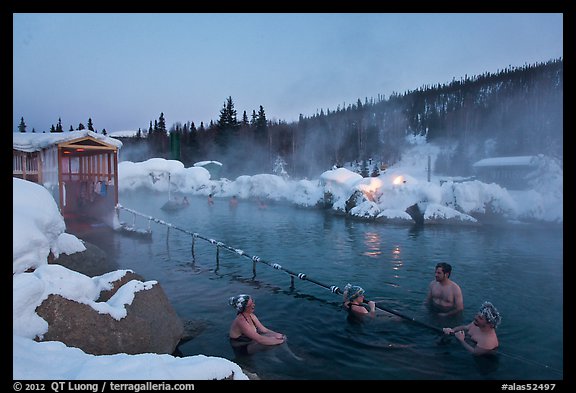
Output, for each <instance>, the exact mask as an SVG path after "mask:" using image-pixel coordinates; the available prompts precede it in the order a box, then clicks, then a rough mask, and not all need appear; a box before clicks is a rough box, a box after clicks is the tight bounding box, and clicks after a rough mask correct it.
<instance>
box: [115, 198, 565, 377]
mask: <svg viewBox="0 0 576 393" xmlns="http://www.w3.org/2000/svg"><path fill="white" fill-rule="evenodd" d="M116 210H125V211H127V212H129V213H132V214H133V215H134V216H133V225H135V219H136V216H140V217H143V218H146V219H147V220H148V230H150V224H151V223H152V222H155V223H157V224H161V225H165V226H166V227H167V228H168V234H169V232H170V228H174V229H175V230H178V231H180V232H183V233H186V234H188V235H190V236H192V246H191V252H192V259H193V260H195V259H196V258H195V254H194V245H195V239H202V240H204V241H207V242H209V243H211V244H213V245H215V246H216V264H217V265H216V267H217V269H218V264H219V256H220V251H219V250H220V248H223V249H225V250H228V251H230V252H232V253H235V254H237V255H240V256H242V257H245V258H248V259H250V260H252V271H253V273H254V274H256V263H257V262H259V263H263V264H265V265H268V266H270V267H271V268H273V269H277V270H280V271H282V272H284V273H286V274H288V275H290V287H291V288H294V277H298V278H299V279H300V280H304V281H309V282H311V283H313V284H316V285H318V286H321V287H323V288H325V289H328V290H329V291H330V292H332V293H335V294H337V295H343V294H344V292H343V291H342V290H341V289H340V288H339V287H338V286H336V285H326V284H323V283H321V282H320V281H317V280H314V279H312V278H310V277H308V276H307V275H306V274H305V273H296V272H293V271H291V270H289V269H286V268H284V267H282V266H281V265H280V264H278V263H273V262H269V261H266V260H264V259H262V258H260V257H259V256H256V255H249V254H247V253H245V252H244V251H243V250H241V249H238V248H234V247H230V246H228V245H226V244H224V243H222V242H220V241H217V240H214V239H210V238H207V237H204V236H202V235H200V234H198V233H196V232H190V231H188V230H186V229H183V228H179V227H177V226H175V225H172V224H171V223H169V222H166V221H163V220H160V219H158V218H154V217H151V216H147V215H145V214H143V213H139V212H137V211H135V210H132V209H129V208H127V207H124V206H122V205H120V204H117V205H116ZM365 301H367V300H365ZM376 308H377V309H379V310H380V311H384V312H387V313H390V314H393V315H396V316H398V317H400V318H402V319H405V320H407V321H410V322H412V323H414V324H416V325H419V326H421V327H425V328H427V329H430V330H432V331H433V332H435V333H436V334H440V335H444V332H443V330H442V329H441V328H439V327H436V326H432V325H429V324H427V323H425V322H422V321H419V320H417V319H414V318H412V317H410V316H407V315H405V314H402V313H400V312H398V311H396V310H393V309H390V308H387V307H382V306H378V305H376ZM498 352H499V353H501V354H503V355H506V356H509V357H512V358H515V359H517V360H523V361H525V362H527V363H528V362H531V363H532V364H536V365H539V366H542V367H544V368H547V369H549V370H551V371H554V372H557V373H562V371H560V370H556V369H553V368H551V367H550V366H548V365H545V364H540V363H537V362H534V361H529V360H528V359H524V358H520V357H517V356H514V355H510V354H506V353H503V352H502V351H501V350H500V351H498Z"/></svg>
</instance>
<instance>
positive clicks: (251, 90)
mask: <svg viewBox="0 0 576 393" xmlns="http://www.w3.org/2000/svg"><path fill="white" fill-rule="evenodd" d="M557 58H563V14H561V13H540V14H532V13H520V14H513V13H483V14H480V13H477V14H474V13H450V14H442V13H420V14H418V13H408V14H399V13H394V14H390V13H376V14H374V13H367V14H362V13H333V14H323V13H312V14H304V13H272V14H266V13H258V14H250V13H245V14H239V13H230V14H219V13H216V14H211V13H200V14H191V13H189V14H172V13H161V14H157V13H149V14H147V13H133V14H131V13H122V14H113V13H97V14H96V13H82V14H75V13H53V14H49V13H42V14H32V13H15V14H13V116H12V117H13V119H12V122H13V132H17V130H18V124H19V123H20V118H21V117H24V121H25V123H26V125H27V131H28V132H31V131H32V129H33V128H34V129H35V131H36V132H43V131H48V130H49V129H50V126H51V125H56V124H57V123H58V119H59V118H61V119H62V126H63V128H64V130H65V131H67V130H68V129H69V128H70V126H72V127H73V128H77V127H78V124H79V123H82V124H84V125H85V126H86V124H87V122H88V118H91V119H92V122H93V124H94V127H95V128H96V130H97V131H101V130H102V128H105V129H106V130H107V131H108V132H114V131H120V130H137V129H138V128H142V129H147V128H148V126H149V123H150V121H152V122H154V120H157V119H158V117H159V115H160V113H161V112H163V113H164V117H165V119H166V125H167V127H168V128H169V127H170V126H171V125H173V124H174V123H176V122H181V123H185V122H188V121H190V122H194V123H195V124H196V126H199V125H200V122H204V124H205V125H207V124H208V123H209V122H210V120H214V121H216V120H217V119H218V117H219V113H220V110H221V109H222V107H223V105H224V104H225V101H226V98H227V97H228V96H231V97H232V99H233V102H234V105H235V109H236V110H237V113H238V118H239V119H240V118H241V116H242V113H243V112H244V111H246V113H247V114H248V117H249V118H250V116H251V114H252V111H253V110H255V111H256V112H257V111H258V109H259V106H260V105H262V106H263V107H264V110H265V113H266V116H267V118H268V119H270V120H283V121H286V122H292V121H296V120H298V116H299V114H303V115H305V116H310V115H313V114H315V113H317V112H319V111H320V109H324V111H326V109H330V110H336V109H337V107H338V106H340V107H343V106H348V104H353V103H356V101H357V100H358V99H361V100H362V102H364V99H365V98H366V97H368V99H371V98H374V99H377V98H378V95H384V96H385V97H386V98H387V97H388V96H389V95H390V94H391V93H393V92H397V93H404V92H405V91H407V90H414V89H417V88H419V87H422V86H423V85H434V84H437V83H449V82H450V81H452V79H453V78H455V79H457V80H458V79H460V78H463V77H464V76H465V75H468V76H475V75H480V74H482V73H484V72H497V71H498V70H502V69H504V68H506V67H509V66H512V67H519V66H523V65H526V64H534V63H537V62H545V61H548V60H552V59H557Z"/></svg>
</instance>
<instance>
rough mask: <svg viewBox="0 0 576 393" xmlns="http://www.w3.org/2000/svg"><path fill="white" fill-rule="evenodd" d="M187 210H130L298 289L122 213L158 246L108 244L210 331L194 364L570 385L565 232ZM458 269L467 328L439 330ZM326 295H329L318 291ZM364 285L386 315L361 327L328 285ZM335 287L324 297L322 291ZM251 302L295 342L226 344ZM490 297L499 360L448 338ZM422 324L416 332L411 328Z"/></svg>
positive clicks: (141, 197) (137, 200)
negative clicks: (429, 294)
mask: <svg viewBox="0 0 576 393" xmlns="http://www.w3.org/2000/svg"><path fill="white" fill-rule="evenodd" d="M188 198H189V199H190V201H191V205H190V206H189V207H188V208H186V209H183V210H180V211H177V212H166V211H163V210H162V209H160V207H161V206H162V204H163V203H164V202H165V199H166V196H165V195H159V194H152V193H150V194H148V193H124V194H121V195H120V203H121V204H122V205H123V206H125V207H128V208H130V209H134V210H136V211H138V212H141V213H143V214H145V215H149V216H151V217H154V218H157V219H161V220H164V221H165V222H169V223H171V224H172V225H173V226H174V227H178V228H182V229H184V230H185V231H188V232H190V233H198V234H200V235H201V236H202V237H206V238H209V239H214V240H216V241H220V242H222V243H224V244H226V245H227V246H230V247H232V248H235V249H241V250H243V251H244V252H245V253H246V254H247V255H248V256H259V257H260V258H262V260H265V261H266V262H269V263H271V264H273V263H277V264H279V265H281V266H282V268H283V269H286V270H289V271H291V272H296V273H305V274H306V275H307V277H309V278H310V279H311V280H313V281H307V280H300V279H298V278H294V280H293V286H292V285H291V284H292V282H291V276H290V275H289V274H287V273H286V272H285V271H283V270H281V269H273V268H272V267H270V266H268V265H267V264H265V263H262V262H256V263H253V261H252V260H251V259H250V258H248V257H245V256H241V255H239V254H238V253H234V252H230V251H228V250H226V249H225V248H222V247H221V248H219V249H218V248H217V247H216V246H215V245H214V244H211V243H209V242H207V241H204V240H202V239H198V238H197V239H196V240H195V242H194V247H193V249H192V236H190V235H189V234H187V233H185V232H182V231H179V230H176V229H175V228H174V227H172V228H168V227H167V226H165V225H161V224H158V223H156V222H151V221H149V220H146V219H144V218H142V217H139V216H138V217H134V216H133V215H132V214H130V213H127V212H122V211H121V213H120V214H121V219H122V220H124V221H127V222H129V223H132V222H134V223H136V225H137V226H140V227H143V228H145V227H148V226H149V225H150V228H151V229H152V231H153V234H152V239H151V240H149V241H145V240H142V239H138V238H135V237H129V236H125V235H121V234H117V233H115V234H113V235H112V236H111V237H109V238H107V239H97V238H96V239H86V240H88V241H93V242H95V243H98V242H99V241H100V242H102V244H101V245H102V247H105V248H106V249H107V250H108V251H109V253H110V255H111V257H113V258H115V259H116V260H117V262H118V264H119V268H121V269H132V270H134V271H135V272H137V273H139V274H141V275H143V276H144V277H145V278H146V279H147V280H157V281H158V282H159V283H160V285H161V286H162V288H163V289H164V291H165V292H166V294H167V296H168V297H169V299H170V301H171V302H172V304H173V305H174V308H175V309H176V312H177V313H178V315H179V316H180V317H181V318H182V319H184V320H193V321H196V322H198V323H200V324H201V325H202V326H204V329H203V330H202V332H201V334H199V335H198V336H197V337H195V338H194V339H192V340H190V341H188V342H185V343H183V344H182V345H180V348H179V349H180V351H181V352H182V354H183V355H184V356H189V355H197V354H204V355H208V356H217V357H223V358H226V359H230V360H232V361H234V362H236V363H238V364H239V365H241V366H243V367H245V368H246V369H247V370H249V371H252V372H256V373H257V374H258V375H259V376H260V377H261V378H262V379H287V380H288V379H290V380H294V379H296V380H311V379H328V380H350V379H353V380H477V379H483V380H522V379H525V380H559V379H563V346H564V342H563V232H562V228H550V227H546V228H542V227H534V226H532V227H531V226H509V227H466V226H462V227H461V226H425V227H423V228H420V229H416V228H415V227H413V226H411V225H406V226H396V225H386V224H381V223H372V222H362V221H358V220H353V219H349V218H345V217H342V216H335V215H334V214H332V213H330V212H328V211H324V210H315V209H302V208H297V207H293V206H288V205H283V204H269V205H268V206H267V208H265V209H260V208H259V207H258V205H257V204H256V202H254V201H243V200H241V201H240V204H239V205H238V206H237V207H236V208H235V209H231V208H230V207H229V205H228V201H227V200H225V199H218V198H216V199H215V205H214V206H212V207H209V206H208V204H207V201H206V199H205V198H203V197H197V196H189V197H188ZM442 261H444V262H448V263H450V264H452V266H453V272H452V279H453V280H454V281H455V282H457V283H458V284H459V285H460V286H461V288H462V291H463V295H464V303H465V311H464V315H463V316H461V317H460V318H456V319H451V320H442V319H439V318H438V317H435V316H434V315H431V314H430V313H429V312H428V311H427V309H426V308H425V307H424V306H423V305H422V303H423V300H424V298H425V296H426V290H427V286H428V284H429V283H430V282H431V281H432V280H433V279H434V267H435V265H436V263H438V262H442ZM314 281H315V282H317V283H320V284H322V285H318V284H316V283H314ZM348 282H350V283H352V284H356V285H360V286H362V287H363V288H364V289H365V290H366V296H367V298H370V299H373V300H377V301H378V305H379V306H380V308H381V309H384V310H386V309H391V310H393V311H395V312H397V313H400V314H401V316H402V317H404V318H402V317H398V316H396V317H394V316H391V314H388V313H385V312H379V313H378V316H377V317H376V318H374V319H373V320H367V321H366V322H365V323H361V324H358V323H354V322H353V321H349V320H348V319H347V314H346V312H345V311H344V310H343V309H342V308H341V297H340V296H339V295H336V294H333V293H332V292H331V291H330V290H328V289H326V287H330V286H332V285H336V286H338V287H340V288H343V287H344V285H346V283H348ZM325 286H326V287H325ZM239 293H248V294H251V295H252V296H253V297H254V298H255V300H256V303H257V306H256V310H255V313H256V315H257V316H258V317H259V318H260V320H261V321H262V322H263V323H264V325H266V326H267V327H269V328H271V329H273V330H276V331H279V332H282V333H285V334H286V335H287V336H288V341H287V343H286V344H283V345H281V346H278V347H270V348H269V349H268V350H266V351H263V352H259V353H256V354H253V355H250V356H237V355H235V353H234V351H233V350H232V348H231V347H230V344H229V341H228V338H227V333H228V328H229V325H230V323H231V321H232V320H233V318H234V317H235V310H233V309H232V308H231V307H230V306H229V305H228V304H227V299H228V298H229V297H230V296H233V295H236V294H239ZM484 300H489V301H491V302H493V303H494V305H495V306H496V307H497V308H498V309H499V311H500V313H501V315H502V323H501V325H500V327H499V328H498V331H497V332H498V336H499V340H500V354H499V355H498V356H497V357H495V358H492V359H484V358H481V359H478V358H474V357H473V356H471V355H470V354H468V352H466V351H465V350H464V348H462V346H461V345H460V344H459V343H458V342H457V341H456V340H455V339H449V340H447V342H443V341H441V340H440V335H439V334H438V332H437V329H438V328H441V327H444V326H455V325H458V324H462V323H464V322H466V323H467V322H469V321H470V320H471V319H472V318H473V316H474V315H475V313H476V312H477V310H478V308H479V306H480V304H481V303H482V302H483V301H484ZM410 319H413V320H415V321H417V322H414V321H411V320H410Z"/></svg>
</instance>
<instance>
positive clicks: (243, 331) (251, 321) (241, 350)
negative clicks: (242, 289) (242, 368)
mask: <svg viewBox="0 0 576 393" xmlns="http://www.w3.org/2000/svg"><path fill="white" fill-rule="evenodd" d="M228 304H230V305H231V306H232V307H233V308H234V309H236V318H235V319H234V321H232V324H231V325H230V331H229V333H228V335H229V337H230V344H231V345H232V348H234V350H235V352H236V353H238V354H242V355H248V354H251V353H253V352H256V351H257V350H258V348H259V347H258V344H259V345H264V346H269V345H278V344H282V343H283V342H285V341H286V336H285V335H284V334H282V333H278V332H275V331H273V330H271V329H268V328H267V327H265V326H264V325H263V324H262V323H261V322H260V320H259V319H258V317H257V316H256V314H254V309H255V307H256V302H255V301H254V299H253V298H252V297H251V296H250V295H246V294H240V295H237V296H233V297H231V298H229V299H228Z"/></svg>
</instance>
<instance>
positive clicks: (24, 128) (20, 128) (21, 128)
mask: <svg viewBox="0 0 576 393" xmlns="http://www.w3.org/2000/svg"><path fill="white" fill-rule="evenodd" d="M18 131H20V132H26V123H24V117H21V118H20V124H19V125H18Z"/></svg>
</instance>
